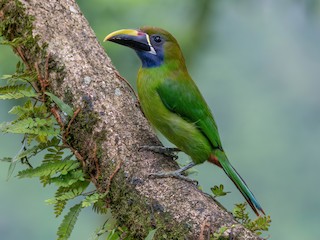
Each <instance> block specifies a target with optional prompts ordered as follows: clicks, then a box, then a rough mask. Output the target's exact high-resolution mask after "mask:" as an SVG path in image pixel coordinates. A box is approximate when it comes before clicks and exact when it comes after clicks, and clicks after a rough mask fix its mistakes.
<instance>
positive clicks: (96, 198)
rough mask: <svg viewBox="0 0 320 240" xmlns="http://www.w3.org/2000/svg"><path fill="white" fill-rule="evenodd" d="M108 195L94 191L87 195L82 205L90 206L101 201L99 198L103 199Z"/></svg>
mask: <svg viewBox="0 0 320 240" xmlns="http://www.w3.org/2000/svg"><path fill="white" fill-rule="evenodd" d="M105 196H106V194H105V193H103V194H102V193H93V194H91V195H89V196H86V198H85V199H84V200H83V201H82V207H83V208H85V207H90V206H91V205H92V204H94V203H96V202H98V201H99V199H103V198H104V197H105Z"/></svg>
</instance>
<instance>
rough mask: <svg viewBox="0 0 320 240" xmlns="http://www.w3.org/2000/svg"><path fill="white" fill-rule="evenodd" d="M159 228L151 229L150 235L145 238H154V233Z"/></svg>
mask: <svg viewBox="0 0 320 240" xmlns="http://www.w3.org/2000/svg"><path fill="white" fill-rule="evenodd" d="M157 230H158V229H157V228H156V229H153V230H151V231H150V232H149V234H148V236H147V237H146V238H145V239H144V240H152V239H153V237H154V234H155V233H156V231H157Z"/></svg>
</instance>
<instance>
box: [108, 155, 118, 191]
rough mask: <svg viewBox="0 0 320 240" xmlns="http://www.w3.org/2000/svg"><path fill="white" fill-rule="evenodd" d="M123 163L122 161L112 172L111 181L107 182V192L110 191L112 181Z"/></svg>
mask: <svg viewBox="0 0 320 240" xmlns="http://www.w3.org/2000/svg"><path fill="white" fill-rule="evenodd" d="M121 165H122V161H120V162H119V163H118V165H117V167H116V169H115V170H114V171H113V173H112V174H111V176H110V178H109V181H108V184H107V188H106V192H109V190H110V186H111V181H112V179H113V178H114V176H115V175H116V174H117V172H118V171H119V170H120V168H121Z"/></svg>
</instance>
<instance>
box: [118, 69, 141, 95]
mask: <svg viewBox="0 0 320 240" xmlns="http://www.w3.org/2000/svg"><path fill="white" fill-rule="evenodd" d="M115 74H116V76H117V77H118V78H120V79H121V80H122V81H124V82H125V83H126V84H127V85H128V87H129V88H130V90H131V92H132V93H133V95H134V96H135V97H136V99H137V100H138V99H139V98H138V96H137V94H136V92H135V91H134V89H133V87H132V86H131V84H130V83H129V82H128V81H127V79H125V78H124V77H122V76H121V75H120V74H119V73H118V71H115Z"/></svg>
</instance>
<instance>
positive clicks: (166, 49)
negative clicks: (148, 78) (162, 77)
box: [104, 27, 184, 68]
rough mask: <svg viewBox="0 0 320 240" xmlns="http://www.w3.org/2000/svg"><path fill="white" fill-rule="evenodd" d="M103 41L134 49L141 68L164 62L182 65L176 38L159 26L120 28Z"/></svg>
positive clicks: (182, 59)
mask: <svg viewBox="0 0 320 240" xmlns="http://www.w3.org/2000/svg"><path fill="white" fill-rule="evenodd" d="M104 41H110V42H115V43H118V44H121V45H123V46H127V47H130V48H132V49H134V50H135V51H136V53H137V54H138V56H139V58H140V60H141V62H142V67H143V68H152V67H159V66H161V65H162V64H163V63H165V62H167V63H169V62H173V63H175V64H178V65H180V64H182V66H183V67H184V58H183V56H182V52H181V49H180V47H179V44H178V42H177V40H176V39H175V38H174V37H173V36H172V35H171V34H170V33H168V32H167V31H165V30H163V29H161V28H156V27H142V28H140V29H138V30H134V29H122V30H118V31H115V32H112V33H110V34H109V35H108V36H106V37H105V39H104Z"/></svg>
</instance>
